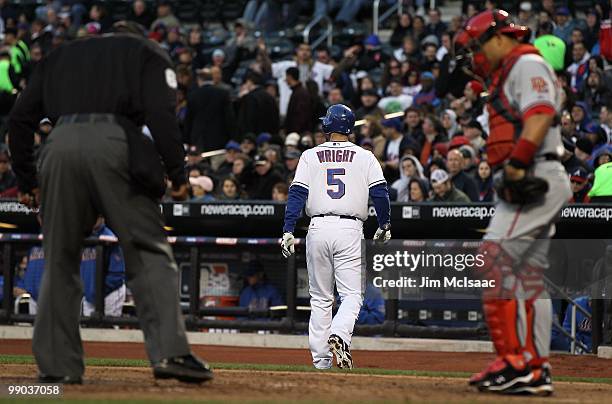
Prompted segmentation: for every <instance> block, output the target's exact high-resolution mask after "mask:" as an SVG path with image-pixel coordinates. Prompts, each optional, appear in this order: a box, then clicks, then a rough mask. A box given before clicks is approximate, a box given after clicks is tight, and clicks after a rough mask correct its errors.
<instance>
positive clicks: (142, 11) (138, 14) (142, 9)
mask: <svg viewBox="0 0 612 404" xmlns="http://www.w3.org/2000/svg"><path fill="white" fill-rule="evenodd" d="M127 19H128V21H134V22H136V23H138V24H140V25H142V26H143V27H145V28H149V27H150V26H151V25H152V23H153V19H154V17H153V15H152V13H151V12H150V11H149V9H148V8H147V3H145V2H144V0H136V1H134V3H132V8H131V9H130V12H129V14H128V17H127Z"/></svg>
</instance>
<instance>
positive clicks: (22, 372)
mask: <svg viewBox="0 0 612 404" xmlns="http://www.w3.org/2000/svg"><path fill="white" fill-rule="evenodd" d="M33 374H35V367H34V366H33V365H6V366H5V368H4V369H3V371H2V376H0V383H16V382H19V383H28V382H34V378H33V377H32V375H33ZM86 377H87V379H86V382H85V384H84V385H82V386H66V387H65V390H64V397H65V398H68V399H102V398H104V399H114V400H126V399H128V400H131V399H139V400H166V401H178V400H223V401H230V400H232V401H240V402H244V401H260V402H280V401H282V402H287V401H307V402H338V401H342V402H346V401H353V402H354V401H360V402H363V401H386V402H389V401H402V402H428V403H429V402H493V401H500V397H498V396H493V395H491V394H481V393H477V392H476V391H474V390H473V389H471V388H469V387H468V386H467V385H466V383H465V380H462V379H456V378H439V377H436V378H434V377H412V376H375V375H356V374H338V373H323V372H321V373H296V372H269V371H232V370H219V371H217V372H216V377H215V379H214V380H213V381H212V382H210V383H208V384H205V385H202V386H192V385H185V384H181V383H178V382H174V381H163V382H155V381H154V380H153V378H152V377H151V373H150V371H149V370H148V369H144V368H117V367H112V368H108V367H90V368H89V369H88V370H87V373H86ZM555 387H556V393H555V395H554V396H553V397H554V402H555V403H576V402H585V403H589V402H592V403H604V402H607V401H608V400H609V399H610V397H612V385H605V384H592V383H567V382H565V383H556V386H555ZM524 401H526V398H525V397H508V396H504V397H503V402H517V403H518V402H524ZM528 401H529V402H530V403H540V402H553V400H552V399H551V398H529V400H528Z"/></svg>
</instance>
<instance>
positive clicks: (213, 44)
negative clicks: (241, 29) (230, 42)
mask: <svg viewBox="0 0 612 404" xmlns="http://www.w3.org/2000/svg"><path fill="white" fill-rule="evenodd" d="M228 38H229V33H228V32H227V31H225V30H223V29H217V30H207V31H204V32H203V33H202V44H203V45H204V47H206V48H218V47H223V46H225V41H227V39H228Z"/></svg>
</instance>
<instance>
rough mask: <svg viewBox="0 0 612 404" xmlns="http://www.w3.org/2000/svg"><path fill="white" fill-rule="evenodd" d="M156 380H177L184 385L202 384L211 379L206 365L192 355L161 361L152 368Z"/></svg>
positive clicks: (211, 374)
mask: <svg viewBox="0 0 612 404" xmlns="http://www.w3.org/2000/svg"><path fill="white" fill-rule="evenodd" d="M153 375H154V376H155V378H156V379H177V380H179V381H181V382H184V383H202V382H205V381H208V380H211V379H212V378H213V372H212V371H211V370H210V366H208V363H206V362H204V361H203V360H201V359H200V358H198V357H197V356H195V355H193V354H189V355H185V356H176V357H174V358H168V359H162V360H161V361H159V362H158V363H156V364H155V365H154V366H153Z"/></svg>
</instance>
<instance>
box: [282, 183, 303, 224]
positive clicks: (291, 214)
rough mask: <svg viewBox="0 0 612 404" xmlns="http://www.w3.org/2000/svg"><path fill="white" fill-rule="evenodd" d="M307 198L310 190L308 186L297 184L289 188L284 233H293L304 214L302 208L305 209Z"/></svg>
mask: <svg viewBox="0 0 612 404" xmlns="http://www.w3.org/2000/svg"><path fill="white" fill-rule="evenodd" d="M307 199H308V190H307V189H306V188H304V187H302V186H299V185H295V184H294V185H292V186H291V188H289V196H288V198H287V206H286V208H285V225H284V226H283V233H293V230H295V224H296V222H297V220H298V219H299V218H300V216H301V214H302V209H304V205H306V200H307Z"/></svg>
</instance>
